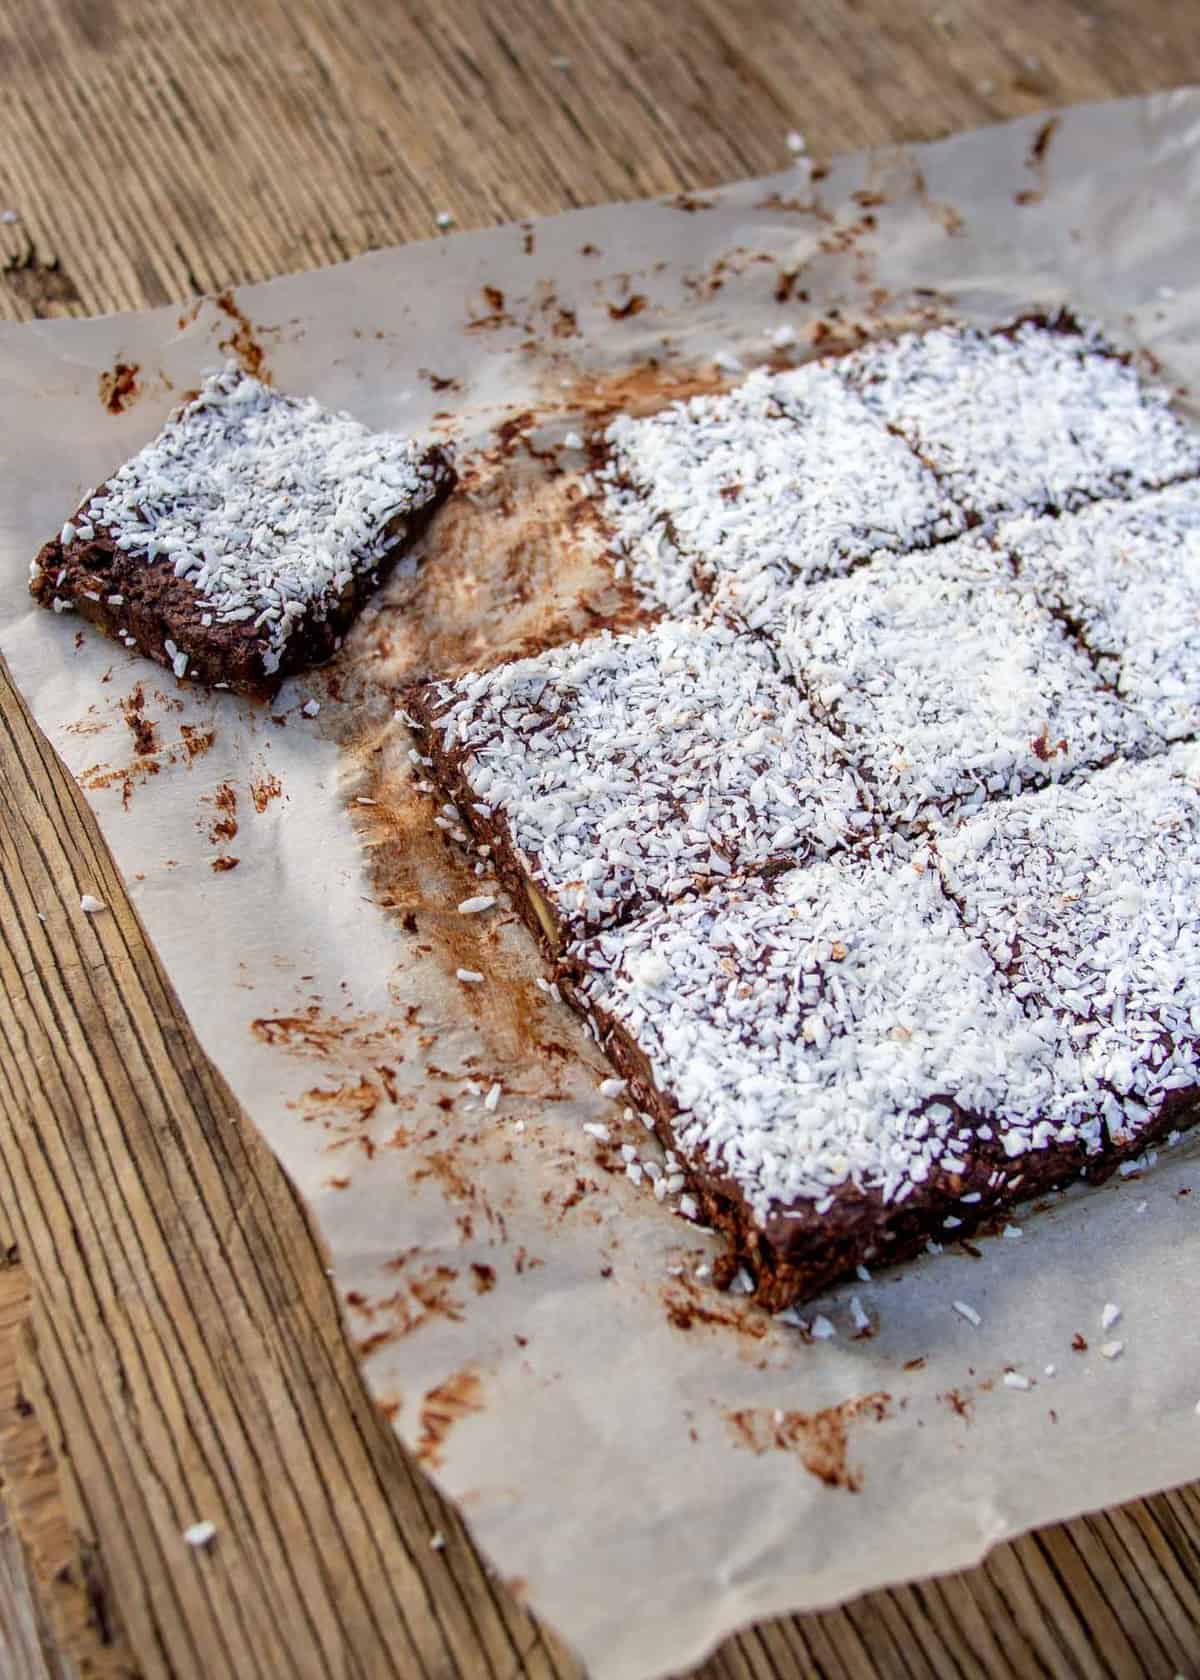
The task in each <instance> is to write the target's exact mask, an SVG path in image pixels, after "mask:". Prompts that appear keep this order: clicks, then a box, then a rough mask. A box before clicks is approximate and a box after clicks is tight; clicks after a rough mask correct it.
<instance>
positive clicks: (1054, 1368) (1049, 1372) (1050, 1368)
mask: <svg viewBox="0 0 1200 1680" xmlns="http://www.w3.org/2000/svg"><path fill="white" fill-rule="evenodd" d="M1057 1370H1058V1366H1057V1365H1047V1366H1046V1375H1047V1376H1048V1377H1052V1376H1053V1375H1054V1373H1055V1372H1056V1371H1057Z"/></svg>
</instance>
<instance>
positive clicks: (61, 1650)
mask: <svg viewBox="0 0 1200 1680" xmlns="http://www.w3.org/2000/svg"><path fill="white" fill-rule="evenodd" d="M1188 79H1196V80H1200V40H1198V39H1197V36H1196V31H1195V29H1194V23H1193V20H1192V19H1191V18H1190V16H1189V15H1188V10H1187V8H1182V7H1177V6H1172V5H1171V4H1170V3H1169V0H1150V3H1147V4H1134V3H1133V0H1122V3H1119V4H1118V3H1116V0H1108V3H1106V4H1104V5H1102V6H1100V5H1097V6H1095V7H1093V8H1088V9H1081V8H1080V7H1079V6H1078V5H1076V4H1072V3H1069V0H1048V3H1046V4H1040V3H1038V0H1009V3H1008V4H1006V5H1005V6H1004V7H1003V8H997V7H995V6H993V5H989V4H988V3H987V0H941V3H940V4H934V5H931V7H930V8H929V9H928V10H922V11H920V12H918V11H917V10H915V9H911V8H900V7H893V6H889V5H887V4H885V3H884V0H811V3H809V4H807V5H806V6H805V7H804V8H803V9H800V8H797V7H795V6H793V5H789V4H787V3H786V0H728V3H725V4H718V3H717V0H692V3H689V0H665V3H662V4H654V5H651V4H650V3H649V0H626V3H624V4H621V5H615V4H597V3H596V0H589V3H585V0H550V3H543V0H494V3H492V4H486V3H485V0H443V3H442V4H440V5H434V4H433V3H432V0H416V3H413V4H410V5H406V6H404V7H399V6H390V7H385V6H379V5H375V4H373V3H372V0H297V3H294V4H287V3H285V0H243V3H241V4H239V5H238V6H236V7H234V6H233V5H232V4H230V3H228V0H227V3H226V4H216V5H211V6H205V7H200V6H196V5H194V4H192V5H186V4H184V3H183V0H140V4H138V5H137V6H136V7H133V6H129V7H121V6H118V5H117V4H116V0H0V93H2V94H3V97H4V102H5V140H6V144H5V146H4V147H3V148H2V149H0V210H4V209H9V208H11V209H12V210H14V211H16V212H17V214H18V219H17V220H16V221H13V222H0V315H3V316H6V317H8V318H13V319H26V318H30V317H34V316H38V315H41V316H48V315H57V314H87V313H92V312H95V311H99V310H108V309H115V308H134V307H144V306H147V305H152V304H157V303H162V302H166V301H168V300H171V299H181V298H184V297H187V296H189V295H193V294H194V293H195V292H197V291H198V290H202V289H213V290H215V289H219V288H221V287H224V286H226V285H229V284H239V283H241V282H243V281H247V280H254V279H261V278H265V277H267V276H268V275H270V274H273V273H276V272H280V271H283V270H287V269H298V268H303V267H308V266H312V265H314V264H317V263H322V262H330V261H336V260H338V259H340V258H342V257H345V256H349V255H354V254H356V253H358V252H360V251H364V250H368V249H371V248H372V247H374V246H377V245H380V244H385V243H390V242H393V241H396V240H399V239H404V238H410V237H422V236H425V235H428V234H430V233H432V231H433V225H434V216H435V214H436V212H437V211H438V210H440V209H443V208H445V209H449V210H450V211H452V212H453V214H454V216H455V219H456V222H457V224H458V225H459V226H483V225H488V224H491V223H495V222H497V221H500V220H504V219H506V218H510V217H517V216H525V215H533V214H541V213H545V212H550V211H553V210H556V209H559V208H562V207H564V206H566V205H571V204H576V203H585V202H597V201H600V200H604V199H612V198H629V197H636V196H641V195H644V194H652V193H665V192H671V191H676V190H679V189H681V188H692V189H702V188H703V187H705V186H708V185H711V184H713V183H715V182H718V181H720V180H723V179H727V178H729V177H731V176H735V175H739V174H746V173H750V172H760V171H763V170H767V169H770V168H774V167H778V166H780V165H782V164H783V163H784V162H786V159H787V152H786V146H785V134H786V131H787V130H788V129H789V128H792V127H796V128H799V129H801V130H802V131H803V132H804V133H805V135H806V136H807V139H808V142H809V145H810V148H811V149H812V150H813V152H814V153H816V154H818V155H820V154H825V153H828V152H830V151H833V150H837V149H845V148H847V147H852V146H858V145H864V144H874V143H881V142H887V141H891V140H914V139H922V138H931V137H934V136H936V135H937V134H940V133H945V132H949V131H950V130H952V129H954V128H958V127H964V126H970V125H972V124H974V123H978V122H981V121H986V120H993V119H999V118H1002V117H1005V116H1010V115H1017V114H1020V113H1021V112H1024V111H1027V110H1031V109H1034V108H1037V107H1038V106H1041V105H1043V104H1047V103H1054V102H1067V101H1070V100H1073V99H1084V98H1102V97H1109V96H1112V95H1117V94H1124V93H1136V92H1145V91H1149V90H1151V89H1153V88H1156V87H1160V86H1166V85H1170V84H1171V83H1173V82H1178V81H1183V80H1188ZM0 874H2V876H3V879H2V881H0V982H2V984H3V989H4V996H5V997H6V999H7V1006H6V1007H5V1008H4V1009H2V1010H0V1034H2V1039H0V1042H2V1046H3V1051H4V1052H5V1053H4V1054H2V1055H0V1239H2V1244H0V1246H4V1247H8V1246H9V1245H10V1244H12V1243H14V1242H15V1243H16V1244H17V1245H18V1248H19V1254H20V1265H19V1266H10V1267H9V1268H8V1269H7V1271H3V1270H0V1472H2V1475H3V1478H4V1479H3V1498H4V1499H5V1501H6V1506H7V1509H8V1512H9V1516H10V1519H11V1520H12V1522H13V1524H14V1525H15V1529H16V1530H18V1531H19V1538H20V1542H21V1544H20V1546H19V1547H17V1546H16V1545H15V1541H14V1538H13V1535H12V1534H6V1535H0V1603H4V1604H6V1605H14V1606H15V1605H21V1606H23V1614H24V1621H23V1622H21V1623H20V1624H19V1625H18V1623H17V1622H16V1621H14V1620H13V1619H12V1617H11V1616H10V1618H9V1620H8V1622H6V1623H4V1626H5V1627H6V1628H7V1629H8V1630H9V1631H8V1633H7V1638H8V1642H9V1644H8V1651H5V1649H4V1647H3V1646H0V1661H3V1660H4V1658H5V1657H6V1656H7V1655H9V1654H10V1653H11V1652H12V1651H15V1650H17V1649H18V1646H17V1643H16V1641H17V1639H18V1638H20V1639H21V1641H22V1645H21V1646H20V1649H21V1651H22V1656H21V1658H20V1659H19V1660H20V1661H22V1662H24V1663H25V1666H26V1669H27V1670H28V1674H29V1680H33V1677H34V1676H36V1680H43V1674H44V1673H48V1674H51V1675H53V1676H54V1680H59V1676H60V1675H65V1674H69V1673H71V1672H72V1668H71V1665H72V1664H73V1665H74V1668H75V1669H77V1670H78V1672H79V1673H80V1674H96V1675H101V1676H107V1675H109V1674H121V1675H129V1676H132V1675H133V1674H134V1673H137V1674H139V1675H146V1676H150V1675H160V1674H161V1675H167V1674H170V1675H172V1676H180V1677H182V1680H191V1677H193V1676H200V1675H203V1676H205V1677H206V1680H208V1677H209V1676H218V1675H224V1674H232V1675H237V1676H238V1677H239V1680H240V1677H241V1676H242V1675H247V1676H257V1675H262V1676H272V1675H277V1674H278V1675H289V1676H291V1675H300V1676H303V1675H308V1674H313V1675H316V1674H322V1675H323V1674H337V1675H338V1676H343V1675H344V1676H347V1677H349V1676H358V1675H363V1676H367V1675H370V1676H372V1677H373V1676H375V1675H381V1676H388V1675H393V1674H394V1675H404V1676H406V1677H408V1676H416V1675H420V1676H428V1677H431V1680H432V1677H434V1676H438V1677H441V1676H444V1675H451V1674H458V1675H463V1676H468V1677H473V1676H475V1675H484V1676H494V1677H496V1680H501V1677H504V1680H507V1677H508V1676H513V1677H514V1680H515V1677H517V1676H538V1677H539V1680H540V1677H556V1680H569V1677H572V1676H574V1675H575V1674H576V1673H577V1670H576V1668H575V1666H574V1665H573V1663H572V1661H571V1659H570V1657H569V1656H568V1655H567V1654H566V1653H565V1652H564V1651H563V1650H562V1649H561V1647H560V1646H559V1645H558V1644H557V1642H556V1641H555V1640H554V1639H553V1637H552V1636H551V1635H550V1634H549V1633H548V1632H547V1630H545V1629H544V1628H542V1627H540V1626H539V1625H538V1623H537V1622H536V1621H535V1620H534V1619H533V1618H532V1617H530V1616H529V1615H528V1614H527V1613H526V1612H525V1611H524V1610H523V1609H522V1608H521V1607H520V1606H519V1605H518V1604H517V1603H516V1602H515V1601H514V1600H513V1598H512V1597H511V1595H510V1594H508V1592H507V1591H506V1590H505V1588H504V1587H503V1585H502V1583H500V1582H498V1581H496V1580H495V1579H494V1578H492V1577H491V1576H490V1574H489V1572H488V1570H487V1569H486V1567H485V1566H484V1565H483V1563H482V1562H481V1560H480V1559H479V1557H478V1555H477V1554H476V1553H475V1551H474V1549H473V1548H472V1546H471V1544H470V1541H469V1538H468V1537H467V1535H466V1533H465V1531H464V1529H463V1527H462V1524H461V1522H460V1521H459V1519H458V1517H457V1515H456V1514H455V1513H454V1512H452V1511H451V1510H449V1509H447V1508H446V1507H445V1506H444V1504H443V1503H442V1502H441V1501H440V1500H439V1498H438V1496H437V1494H436V1492H435V1491H434V1490H433V1489H432V1487H431V1486H430V1484H429V1483H428V1482H427V1481H426V1480H425V1478H424V1477H423V1475H422V1474H421V1473H420V1471H419V1470H418V1469H417V1468H416V1467H415V1466H414V1465H413V1464H412V1463H411V1462H410V1460H409V1459H408V1458H407V1456H406V1455H405V1454H404V1453H403V1452H402V1450H401V1449H400V1448H399V1446H398V1445H397V1443H396V1442H395V1440H394V1437H393V1436H392V1435H391V1432H390V1431H389V1430H388V1429H387V1427H386V1426H385V1425H384V1424H383V1423H382V1422H381V1420H380V1419H379V1418H378V1417H377V1416H376V1414H375V1412H374V1410H373V1408H372V1406H371V1404H370V1402H369V1400H368V1399H367V1396H366V1394H365V1392H364V1390H363V1387H362V1384H361V1381H360V1379H359V1377H358V1373H357V1370H356V1368H355V1366H354V1362H353V1359H352V1357H351V1355H350V1353H349V1351H348V1347H347V1343H346V1341H345V1338H344V1336H343V1333H342V1329H341V1325H340V1322H339V1319H338V1315H337V1310H336V1305H335V1302H334V1300H333V1298H332V1295H331V1292H330V1289H329V1287H328V1280H327V1278H326V1276H325V1271H324V1257H323V1254H322V1252H321V1247H320V1244H319V1241H318V1240H317V1239H316V1237H315V1235H314V1233H313V1232H312V1230H311V1228H310V1227H309V1224H308V1222H307V1220H306V1218H305V1215H304V1210H303V1209H302V1208H301V1207H300V1206H299V1204H298V1203H297V1201H296V1198H295V1197H294V1195H293V1194H292V1192H291V1190H290V1187H289V1186H288V1184H287V1182H286V1181H285V1180H284V1178H283V1176H282V1174H281V1172H280V1171H279V1169H278V1167H277V1166H276V1164H275V1162H274V1161H273V1159H272V1158H271V1157H270V1156H269V1154H268V1153H267V1151H266V1150H265V1148H264V1146H263V1145H262V1144H261V1142H260V1141H259V1140H258V1138H257V1135H256V1134H255V1133H254V1131H253V1129H252V1128H251V1127H249V1126H248V1125H245V1124H244V1123H242V1120H241V1117H240V1116H239V1115H238V1113H237V1110H236V1108H235V1106H234V1105H233V1103H232V1100H231V1098H230V1095H229V1093H228V1091H227V1089H226V1088H225V1087H224V1085H223V1084H222V1082H221V1080H220V1079H219V1077H218V1076H217V1075H216V1073H215V1072H214V1070H213V1069H212V1068H211V1067H210V1066H209V1064H208V1063H207V1062H206V1060H205V1058H204V1057H203V1056H202V1055H201V1054H200V1052H199V1049H198V1047H197V1045H196V1044H195V1041H194V1039H193V1037H192V1035H191V1033H190V1031H189V1029H188V1026H187V1022H186V1020H185V1019H184V1018H183V1016H182V1014H181V1012H180V1011H179V1008H178V1005H177V1003H176V1000H175V998H174V996H173V993H172V992H171V990H170V987H169V985H168V983H167V982H166V979H165V977H164V975H163V974H162V972H161V969H160V967H159V965H158V963H157V961H156V959H155V957H154V955H153V952H152V951H151V950H150V949H149V948H148V946H147V945H146V942H145V940H144V938H143V936H142V933H141V930H140V927H139V925H138V923H137V921H136V918H135V917H134V915H133V912H132V910H131V908H130V906H129V904H128V900H127V899H126V897H125V895H124V892H123V889H122V888H121V885H120V882H119V880H118V878H117V876H116V874H115V871H114V869H113V866H112V864H111V860H110V859H109V857H108V854H107V851H106V849H105V848H104V846H103V843H102V842H101V841H100V839H99V836H98V834H97V832H96V829H95V825H94V823H93V821H92V819H91V817H90V816H89V814H88V813H87V811H86V809H85V808H84V806H83V805H82V802H81V800H80V799H79V796H78V794H77V792H76V790H75V788H74V786H73V784H72V783H71V782H70V779H69V778H68V777H67V776H66V774H65V772H64V770H63V768H62V766H61V764H60V763H59V762H58V760H57V759H56V758H55V757H54V755H53V753H52V752H51V751H50V750H49V748H48V746H47V744H46V743H45V741H44V740H43V739H42V737H41V736H40V735H39V733H38V732H37V731H36V729H34V728H33V727H32V725H31V724H30V721H29V719H28V717H27V714H26V713H25V710H24V708H23V706H22V705H21V703H20V701H19V699H18V698H17V697H16V696H15V695H14V693H13V691H12V689H11V685H10V684H9V682H8V679H7V675H6V673H2V672H0ZM84 890H87V891H91V892H95V893H96V894H97V896H99V897H101V898H102V899H104V900H105V902H106V903H107V904H108V905H109V906H110V911H109V912H108V913H106V914H105V915H103V916H100V917H97V918H95V919H91V920H89V919H88V918H85V917H83V916H81V914H80V912H79V910H78V902H79V895H80V892H81V891H84ZM39 911H40V912H42V914H44V916H45V921H42V920H40V919H39V915H38V912H39ZM6 1291H7V1293H6ZM6 1312H7V1314H8V1316H7V1318H6V1317H5V1313H6ZM14 1347H15V1348H16V1350H17V1352H14ZM18 1354H19V1358H18ZM18 1372H19V1373H20V1375H19V1376H18ZM18 1383H19V1386H20V1390H21V1402H20V1407H19V1408H18V1407H17V1405H16V1402H15V1399H14V1398H13V1397H15V1396H16V1394H17V1388H18ZM6 1385H7V1386H6ZM9 1399H12V1400H13V1404H12V1409H11V1412H10V1410H9V1407H8V1400H9ZM14 1418H15V1419H16V1420H17V1422H18V1423H19V1427H17V1426H16V1423H14ZM200 1516H205V1517H209V1518H211V1519H212V1520H213V1521H214V1522H215V1523H216V1524H217V1530H218V1533H217V1538H216V1540H215V1542H214V1544H213V1545H212V1547H211V1548H210V1549H208V1550H206V1551H203V1552H199V1553H195V1552H192V1551H190V1550H189V1549H188V1548H187V1547H186V1546H185V1545H184V1544H183V1542H182V1538H181V1536H182V1530H183V1528H184V1527H185V1526H186V1525H187V1523H188V1522H190V1521H192V1520H194V1519H195V1518H197V1517H200ZM438 1530H440V1531H441V1532H442V1533H443V1534H444V1535H445V1536H446V1540H447V1544H446V1547H445V1549H444V1550H435V1549H434V1548H433V1547H432V1546H431V1545H430V1543H429V1542H430V1539H431V1537H432V1535H433V1534H434V1533H435V1532H436V1531H438ZM64 1571H65V1575H64V1573H63V1572H64ZM1198 1581H1200V1491H1197V1490H1196V1489H1184V1490H1180V1491H1178V1492H1175V1493H1171V1494H1166V1495H1162V1496H1159V1497H1158V1498H1156V1499H1152V1500H1149V1501H1146V1502H1143V1503H1140V1504H1137V1505H1134V1506H1131V1507H1128V1508H1126V1509H1122V1510H1120V1511H1116V1512H1112V1513H1108V1514H1106V1515H1104V1516H1102V1517H1098V1518H1091V1519H1086V1520H1082V1521H1080V1522H1078V1523H1073V1524H1067V1525H1064V1526H1063V1527H1060V1528H1058V1529H1054V1530H1049V1531H1046V1533H1044V1534H1042V1535H1039V1536H1036V1537H1028V1538H1026V1539H1024V1540H1022V1541H1019V1542H1017V1543H1016V1544H1014V1545H1011V1546H1004V1547H1001V1548H999V1549H998V1550H997V1552H996V1553H995V1554H994V1555H993V1556H992V1557H991V1558H990V1559H989V1560H988V1561H987V1563H986V1564H985V1565H984V1566H983V1567H982V1568H981V1569H979V1570H974V1571H971V1572H969V1573H968V1574H964V1575H960V1576H955V1577H951V1578H949V1579H947V1580H944V1581H939V1582H934V1583H924V1584H922V1585H919V1586H914V1587H909V1588H903V1589H900V1590H898V1591H896V1592H893V1593H887V1594H884V1593H880V1594H873V1595H871V1596H870V1597H868V1598H865V1599H862V1600H859V1601H857V1602H856V1603H854V1604H852V1605H849V1606H847V1607H845V1608H843V1609H840V1610H836V1611H832V1612H829V1613H828V1614H826V1615H821V1616H807V1617H798V1618H781V1619H779V1620H777V1621H774V1622H771V1623H767V1624H763V1625H762V1626H760V1627H757V1628H753V1629H748V1630H746V1631H745V1632H743V1633H741V1634H739V1635H737V1636H736V1637H735V1638H733V1639H731V1640H729V1641H727V1642H726V1644H725V1645H724V1646H723V1647H722V1649H721V1650H720V1651H719V1652H718V1653H716V1654H715V1655H714V1657H713V1658H712V1659H711V1660H710V1661H709V1662H708V1663H707V1664H704V1665H702V1668H701V1669H700V1670H699V1671H698V1673H699V1674H700V1675H702V1676H704V1680H717V1677H718V1676H725V1677H728V1680H793V1677H796V1676H801V1675H804V1676H809V1675H820V1676H829V1677H831V1680H833V1677H837V1680H844V1677H846V1676H851V1677H854V1680H868V1677H874V1676H885V1675H886V1676H893V1675H895V1676H900V1675H903V1676H914V1677H915V1676H926V1675H928V1676H950V1675H954V1676H958V1675H964V1676H965V1675H985V1676H989V1677H997V1680H998V1677H1000V1676H1007V1675H1013V1676H1016V1675H1021V1676H1024V1675H1029V1674H1038V1673H1042V1674H1052V1675H1060V1674H1061V1675H1072V1676H1075V1675H1078V1676H1084V1675H1089V1676H1090V1675H1101V1676H1103V1675H1125V1674H1130V1675H1133V1674H1160V1673H1161V1674H1163V1675H1170V1674H1173V1673H1176V1672H1178V1673H1184V1674H1188V1673H1194V1672H1200V1594H1198V1589H1197V1582H1198ZM56 1583H57V1585H56ZM6 1587H7V1591H5V1588H6ZM18 1627H19V1631H18ZM48 1629H49V1630H52V1633H53V1640H51V1638H50V1634H49V1633H48V1632H47V1630H48ZM14 1661H15V1659H14ZM37 1662H40V1663H41V1665H42V1671H41V1672H39V1671H38V1669H37V1668H36V1667H31V1666H30V1665H31V1664H34V1663H37ZM6 1672H7V1671H6ZM12 1672H13V1673H14V1676H20V1680H25V1676H24V1675H23V1674H22V1673H21V1670H20V1669H18V1668H15V1667H13V1668H12Z"/></svg>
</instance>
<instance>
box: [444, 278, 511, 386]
mask: <svg viewBox="0 0 1200 1680" xmlns="http://www.w3.org/2000/svg"><path fill="white" fill-rule="evenodd" d="M482 290H483V302H484V313H483V314H482V315H473V316H472V317H471V319H470V320H469V321H468V322H467V326H466V330H467V331H468V332H481V331H494V330H495V329H496V328H497V327H511V326H513V325H515V323H514V321H513V318H512V316H511V315H510V314H509V312H508V310H507V309H506V308H505V306H504V293H503V292H502V291H501V290H500V288H499V286H484V287H483V289H482ZM437 388H438V387H436V386H435V387H434V389H435V390H436V389H437Z"/></svg>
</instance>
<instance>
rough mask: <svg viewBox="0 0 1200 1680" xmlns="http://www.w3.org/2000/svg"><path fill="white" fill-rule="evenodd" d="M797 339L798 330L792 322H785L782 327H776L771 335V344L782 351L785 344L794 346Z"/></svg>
mask: <svg viewBox="0 0 1200 1680" xmlns="http://www.w3.org/2000/svg"><path fill="white" fill-rule="evenodd" d="M795 339H796V329H795V327H794V326H792V324H791V322H790V321H785V322H784V323H783V325H782V326H781V327H776V328H775V331H774V332H773V333H772V334H771V343H772V344H773V345H774V346H775V348H776V349H777V350H782V349H783V347H784V345H785V344H793V343H794V342H795Z"/></svg>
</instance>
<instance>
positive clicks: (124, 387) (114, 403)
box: [99, 362, 141, 414]
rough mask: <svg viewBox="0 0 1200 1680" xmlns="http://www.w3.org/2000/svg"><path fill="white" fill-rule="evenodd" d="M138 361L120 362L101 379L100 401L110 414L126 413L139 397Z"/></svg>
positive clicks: (139, 370) (103, 374)
mask: <svg viewBox="0 0 1200 1680" xmlns="http://www.w3.org/2000/svg"><path fill="white" fill-rule="evenodd" d="M140 372H141V369H140V367H139V366H138V364H137V362H118V363H117V364H116V366H115V367H112V368H110V369H109V370H108V372H107V373H102V374H101V375H100V379H99V387H100V401H101V403H102V405H103V406H104V408H105V409H107V411H108V413H109V414H124V413H125V411H126V410H127V409H130V408H132V407H133V405H134V403H135V402H136V401H137V399H138V395H139V393H140V391H141V386H140V385H139V383H138V374H139V373H140Z"/></svg>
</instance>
